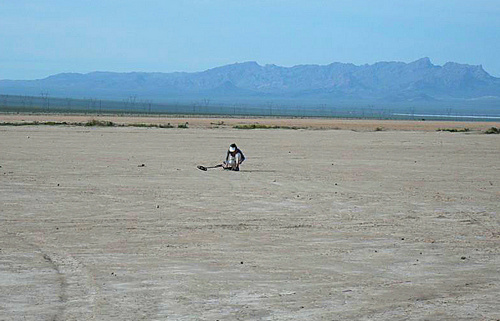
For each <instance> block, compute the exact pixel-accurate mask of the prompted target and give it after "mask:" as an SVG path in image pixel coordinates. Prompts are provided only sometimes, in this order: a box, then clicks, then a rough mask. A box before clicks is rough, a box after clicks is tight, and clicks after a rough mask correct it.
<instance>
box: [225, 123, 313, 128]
mask: <svg viewBox="0 0 500 321" xmlns="http://www.w3.org/2000/svg"><path fill="white" fill-rule="evenodd" d="M233 128H236V129H305V127H295V126H276V125H275V126H269V125H262V124H248V125H235V126H233Z"/></svg>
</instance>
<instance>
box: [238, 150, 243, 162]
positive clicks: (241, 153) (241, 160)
mask: <svg viewBox="0 0 500 321" xmlns="http://www.w3.org/2000/svg"><path fill="white" fill-rule="evenodd" d="M238 151H239V153H240V155H241V159H240V164H241V163H243V162H244V161H245V155H243V152H242V151H241V150H238Z"/></svg>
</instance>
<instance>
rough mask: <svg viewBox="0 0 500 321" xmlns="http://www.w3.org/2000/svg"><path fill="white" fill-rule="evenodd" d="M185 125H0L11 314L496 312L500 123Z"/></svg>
mask: <svg viewBox="0 0 500 321" xmlns="http://www.w3.org/2000/svg"><path fill="white" fill-rule="evenodd" d="M16 117H18V118H16ZM36 117H38V118H36ZM40 117H41V118H40ZM44 117H45V118H44ZM44 117H43V116H29V115H27V116H23V115H21V116H1V117H0V120H3V121H9V122H10V121H25V120H26V121H28V120H32V119H40V120H42V119H45V120H61V119H67V120H70V121H72V117H73V116H57V117H61V118H56V119H54V117H56V116H44ZM79 117H80V118H79V119H88V118H89V116H79ZM21 118H22V119H21ZM49 118H50V119H49ZM108 118H109V117H108ZM108 118H106V117H103V118H102V119H108ZM120 120H121V122H125V123H127V122H129V123H136V122H137V123H143V122H149V123H151V122H153V120H151V119H146V120H145V119H144V118H141V119H124V118H120V119H119V120H118V121H117V120H116V119H113V121H115V122H120ZM155 121H159V122H166V121H167V120H166V119H159V120H155ZM184 121H185V119H171V120H169V122H172V124H177V123H181V122H184ZM186 121H188V122H189V124H190V126H189V128H186V129H184V128H136V127H84V126H42V125H38V126H19V127H15V126H1V127H0V166H1V168H0V220H1V225H0V320H213V321H215V320H499V319H500V308H499V306H500V219H499V216H498V210H499V208H500V135H486V134H483V133H482V130H484V129H485V128H486V127H492V126H496V127H500V126H499V124H498V123H487V124H484V123H470V124H466V123H456V122H445V123H438V122H410V121H409V122H394V121H390V122H389V121H386V122H384V121H376V120H374V121H362V120H349V121H343V120H316V121H314V120H307V119H306V120H300V119H294V120H282V119H277V120H258V121H260V122H262V123H266V124H267V123H268V122H269V124H272V123H273V122H274V123H276V122H278V124H281V125H282V124H285V123H286V124H292V125H294V126H296V124H298V125H297V126H298V127H308V128H310V129H298V130H292V129H255V130H239V129H235V128H233V127H232V124H233V123H238V122H241V123H248V122H252V121H256V120H248V119H243V120H235V119H229V120H218V119H217V120H214V119H200V118H198V119H189V120H186ZM301 121H302V122H301ZM315 122H316V124H318V122H320V123H321V124H319V125H316V127H315V126H313V125H311V123H315ZM228 124H230V125H228ZM457 126H458V127H467V128H472V129H474V130H471V131H470V132H466V133H462V132H458V133H452V132H443V131H439V132H438V131H436V129H437V128H450V127H457ZM314 128H322V129H321V130H315V129H314ZM328 128H329V129H328ZM233 142H234V143H236V144H238V146H239V147H240V148H241V149H242V151H243V152H244V153H245V156H246V157H247V160H246V161H245V162H244V163H243V165H242V168H241V171H240V172H231V171H223V170H221V169H210V170H208V171H206V172H203V171H200V170H198V169H197V168H196V166H197V165H205V166H210V165H216V164H218V163H220V162H221V161H222V160H223V158H224V157H225V154H226V150H227V147H228V145H229V144H230V143H233Z"/></svg>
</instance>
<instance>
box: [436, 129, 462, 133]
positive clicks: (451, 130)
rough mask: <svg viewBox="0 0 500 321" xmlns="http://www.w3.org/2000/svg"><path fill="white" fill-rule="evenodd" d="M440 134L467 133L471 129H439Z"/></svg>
mask: <svg viewBox="0 0 500 321" xmlns="http://www.w3.org/2000/svg"><path fill="white" fill-rule="evenodd" d="M437 131H438V132H450V133H466V132H468V131H470V129H469V128H438V130H437Z"/></svg>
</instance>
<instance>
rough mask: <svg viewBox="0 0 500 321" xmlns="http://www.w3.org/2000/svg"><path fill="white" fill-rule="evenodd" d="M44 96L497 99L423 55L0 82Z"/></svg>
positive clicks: (479, 71) (479, 78)
mask: <svg viewBox="0 0 500 321" xmlns="http://www.w3.org/2000/svg"><path fill="white" fill-rule="evenodd" d="M40 92H46V93H48V94H49V95H50V96H52V97H75V98H82V97H94V98H107V99H124V98H127V97H130V96H131V95H134V96H137V97H140V98H142V99H155V100H157V101H161V100H168V99H175V98H183V97H184V98H186V97H190V98H193V99H196V98H210V99H235V98H245V99H288V100H290V99H298V100H301V101H307V100H314V101H319V100H328V101H337V100H338V101H344V102H346V101H347V102H348V101H353V102H354V101H363V102H391V103H394V102H396V103H397V102H418V103H420V104H425V103H430V102H435V101H457V100H481V99H484V100H488V101H491V100H498V99H500V98H499V97H500V78H495V77H492V76H490V75H489V74H488V73H487V72H486V71H484V70H483V68H482V67H481V66H471V65H464V64H457V63H453V62H449V63H446V64H445V65H443V66H438V65H434V64H432V63H431V61H430V60H429V58H422V59H419V60H417V61H414V62H411V63H403V62H379V63H375V64H373V65H362V66H356V65H353V64H347V63H332V64H329V65H324V66H320V65H299V66H294V67H280V66H276V65H265V66H261V65H259V64H257V63H256V62H244V63H236V64H231V65H226V66H222V67H217V68H213V69H209V70H206V71H203V72H195V73H184V72H176V73H144V72H132V73H114V72H92V73H88V74H78V73H63V74H57V75H53V76H50V77H47V78H45V79H38V80H23V81H21V80H1V81H0V93H4V94H23V95H39V94H40Z"/></svg>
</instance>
